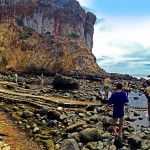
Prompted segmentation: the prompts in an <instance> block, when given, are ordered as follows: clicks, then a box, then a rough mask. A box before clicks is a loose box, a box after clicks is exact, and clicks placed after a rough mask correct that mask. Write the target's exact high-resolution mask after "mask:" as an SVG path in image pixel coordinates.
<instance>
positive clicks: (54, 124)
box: [47, 120, 58, 127]
mask: <svg viewBox="0 0 150 150" xmlns="http://www.w3.org/2000/svg"><path fill="white" fill-rule="evenodd" d="M47 126H48V127H56V126H58V121H57V120H50V121H49V122H48V123H47Z"/></svg>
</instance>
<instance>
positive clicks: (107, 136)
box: [102, 132, 111, 139]
mask: <svg viewBox="0 0 150 150" xmlns="http://www.w3.org/2000/svg"><path fill="white" fill-rule="evenodd" d="M110 137H111V135H110V133H108V132H106V133H104V134H102V138H103V139H108V138H110Z"/></svg>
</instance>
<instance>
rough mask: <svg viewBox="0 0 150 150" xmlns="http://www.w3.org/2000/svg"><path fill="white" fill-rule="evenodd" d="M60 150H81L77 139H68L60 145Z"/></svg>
mask: <svg viewBox="0 0 150 150" xmlns="http://www.w3.org/2000/svg"><path fill="white" fill-rule="evenodd" d="M60 150H80V149H79V146H78V144H77V142H76V140H75V139H67V140H64V141H63V142H62V144H61V145H60Z"/></svg>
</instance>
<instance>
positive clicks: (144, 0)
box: [78, 0, 150, 75]
mask: <svg viewBox="0 0 150 150" xmlns="http://www.w3.org/2000/svg"><path fill="white" fill-rule="evenodd" d="M78 1H79V3H80V4H81V6H82V7H83V8H84V9H85V10H87V11H91V12H93V13H94V14H95V15H96V16H97V22H96V24H95V26H94V37H93V40H94V46H93V50H92V51H93V53H94V55H95V56H96V58H97V63H98V64H99V66H100V67H102V68H103V69H105V70H106V71H107V72H117V73H125V74H145V75H149V74H150V9H149V6H150V0H78Z"/></svg>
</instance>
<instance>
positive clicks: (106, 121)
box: [102, 116, 112, 127]
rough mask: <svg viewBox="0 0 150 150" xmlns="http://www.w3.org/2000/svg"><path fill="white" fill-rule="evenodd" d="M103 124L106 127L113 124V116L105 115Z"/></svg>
mask: <svg viewBox="0 0 150 150" xmlns="http://www.w3.org/2000/svg"><path fill="white" fill-rule="evenodd" d="M102 121H103V126H104V127H109V126H111V125H112V118H111V117H107V116H106V117H104V118H103V120H102Z"/></svg>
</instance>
